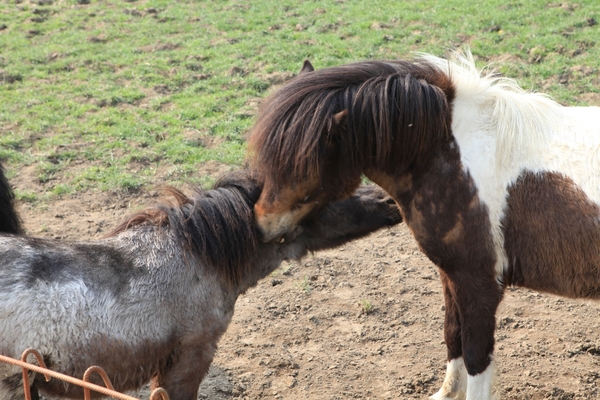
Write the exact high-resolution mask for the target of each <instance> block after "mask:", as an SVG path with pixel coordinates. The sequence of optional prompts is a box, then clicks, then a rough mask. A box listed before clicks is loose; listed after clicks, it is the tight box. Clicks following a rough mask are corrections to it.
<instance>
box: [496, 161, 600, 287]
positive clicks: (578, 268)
mask: <svg viewBox="0 0 600 400" xmlns="http://www.w3.org/2000/svg"><path fill="white" fill-rule="evenodd" d="M501 226H503V232H504V243H505V250H506V254H507V258H508V267H507V268H506V269H505V271H504V275H503V280H504V282H505V284H507V285H516V286H524V287H527V288H531V289H535V290H539V291H544V292H550V293H555V294H558V295H563V296H569V297H588V298H598V297H600V207H599V206H598V204H596V203H595V202H594V201H592V200H591V199H590V197H589V196H588V195H587V194H586V193H585V192H584V191H583V190H582V189H581V187H579V186H578V185H577V184H576V183H575V182H574V181H573V180H572V179H570V178H569V177H567V176H565V175H562V174H559V173H556V172H544V173H541V172H531V171H526V172H524V173H523V174H521V176H519V178H518V179H517V181H516V182H515V183H514V184H513V185H512V186H510V187H509V189H508V197H507V207H506V212H505V215H504V218H503V219H502V222H501Z"/></svg>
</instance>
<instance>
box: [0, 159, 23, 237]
mask: <svg viewBox="0 0 600 400" xmlns="http://www.w3.org/2000/svg"><path fill="white" fill-rule="evenodd" d="M14 201H15V195H14V193H13V191H12V189H11V187H10V184H9V183H8V180H7V179H6V175H4V167H3V166H2V164H1V163H0V233H16V234H22V233H24V229H23V226H22V224H21V220H20V218H19V214H17V212H16V210H15V206H14Z"/></svg>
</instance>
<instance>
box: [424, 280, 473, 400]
mask: <svg viewBox="0 0 600 400" xmlns="http://www.w3.org/2000/svg"><path fill="white" fill-rule="evenodd" d="M440 276H441V280H442V288H443V292H444V303H445V315H444V340H445V342H446V347H447V349H448V365H447V367H446V377H445V378H444V383H443V384H442V387H441V388H440V390H439V391H438V392H437V393H436V394H434V395H433V396H431V397H430V398H429V399H430V400H451V399H452V400H464V399H465V396H466V394H467V369H466V367H465V362H464V360H463V357H462V338H461V326H460V314H459V312H458V305H457V304H456V302H455V301H454V298H453V297H452V291H451V290H450V288H449V285H450V282H449V280H448V276H447V275H446V274H445V273H444V271H441V270H440Z"/></svg>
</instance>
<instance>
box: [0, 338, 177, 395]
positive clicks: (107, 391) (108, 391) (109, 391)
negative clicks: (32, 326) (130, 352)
mask: <svg viewBox="0 0 600 400" xmlns="http://www.w3.org/2000/svg"><path fill="white" fill-rule="evenodd" d="M29 354H33V355H34V356H35V357H36V358H37V360H38V362H39V363H40V366H37V365H34V364H29V363H28V362H26V361H25V360H26V359H27V356H28V355H29ZM0 362H5V363H8V364H12V365H16V366H18V367H21V369H22V370H23V389H24V391H25V398H26V399H27V400H31V393H30V391H29V374H28V373H27V370H30V371H34V372H38V373H40V374H43V375H44V376H45V378H46V382H48V381H49V380H50V378H51V377H52V378H57V379H60V380H62V381H65V382H68V383H71V384H73V385H77V386H81V387H83V388H84V395H86V393H87V396H88V397H86V399H88V398H89V390H93V391H95V392H98V393H102V394H104V395H106V396H110V397H112V398H114V399H118V400H139V399H137V398H135V397H131V396H128V395H126V394H123V393H119V392H116V391H115V390H114V389H113V385H112V383H111V382H110V380H109V379H108V376H107V375H106V372H105V371H104V370H103V369H102V368H100V367H90V368H88V369H87V370H86V371H85V374H84V380H81V379H77V378H73V377H71V376H69V375H65V374H61V373H60V372H56V371H52V370H50V369H48V368H46V365H45V364H44V359H43V357H42V356H41V355H40V353H38V352H37V351H36V350H34V349H27V350H25V351H24V352H23V354H22V355H21V360H15V359H14V358H10V357H7V356H3V355H0ZM93 372H96V373H98V374H99V375H100V376H101V377H102V380H103V381H104V384H105V385H106V386H107V387H103V386H99V385H96V384H93V383H90V382H87V379H89V376H90V374H92V373H93ZM159 397H160V398H162V400H169V395H168V394H167V392H166V391H165V390H164V389H163V388H158V389H155V390H154V391H152V393H151V394H150V400H158V399H159Z"/></svg>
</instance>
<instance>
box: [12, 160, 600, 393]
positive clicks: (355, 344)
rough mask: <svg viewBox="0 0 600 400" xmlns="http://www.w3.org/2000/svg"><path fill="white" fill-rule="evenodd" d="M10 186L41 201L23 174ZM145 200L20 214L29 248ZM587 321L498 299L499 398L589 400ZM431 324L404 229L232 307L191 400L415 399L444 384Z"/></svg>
mask: <svg viewBox="0 0 600 400" xmlns="http://www.w3.org/2000/svg"><path fill="white" fill-rule="evenodd" d="M13 183H14V184H15V185H16V186H17V187H18V188H19V189H21V190H38V191H39V190H40V189H42V188H40V187H39V183H36V182H35V181H34V180H32V179H29V178H28V174H27V171H20V172H19V176H18V178H17V179H14V180H13ZM155 197H157V193H156V192H155V191H148V192H142V193H138V194H134V195H125V194H123V193H92V192H85V193H78V194H76V195H72V196H66V197H63V198H61V199H56V200H55V201H52V202H51V203H49V204H47V206H32V205H30V204H27V203H23V204H19V211H20V212H21V214H22V216H23V218H24V220H25V224H26V228H27V231H28V233H29V234H30V235H32V236H39V237H50V238H60V239H91V238H97V237H99V236H100V235H102V234H103V233H106V232H108V231H109V230H110V228H111V227H113V226H115V225H116V223H117V222H118V221H120V220H121V219H122V218H123V217H124V216H125V215H127V214H129V213H131V212H133V211H135V210H138V209H139V208H141V207H142V206H143V205H151V204H153V203H154V202H155V201H156V199H155ZM369 305H370V306H371V307H370V309H369ZM598 315H600V303H595V302H588V301H581V300H568V299H563V298H558V297H553V296H547V295H544V294H539V293H536V292H533V291H529V290H522V289H510V290H508V291H507V292H506V296H505V300H504V302H503V303H502V305H501V308H500V312H499V313H498V316H497V321H498V329H497V333H496V340H497V347H496V356H495V357H496V362H497V370H498V375H499V378H498V382H497V391H498V394H499V397H500V398H502V399H561V400H567V399H594V398H599V397H600V390H599V387H600V382H599V380H600V366H599V364H600V356H599V355H600V339H599V337H598V332H600V329H599V328H600V319H599V318H598ZM442 324H443V299H442V294H441V285H440V282H439V277H438V272H437V269H436V268H435V267H434V266H433V265H432V264H431V262H430V261H429V260H428V259H427V258H426V257H425V256H423V255H422V254H421V253H419V251H418V248H417V246H416V243H415V241H414V240H413V238H412V236H411V235H410V233H409V232H408V230H407V229H406V227H405V226H404V225H400V226H397V227H395V228H393V229H384V230H382V231H379V232H377V233H375V234H373V235H372V236H370V237H368V238H366V239H363V240H360V241H357V242H354V243H352V244H350V245H347V246H345V247H342V248H339V249H336V250H332V251H326V252H321V253H316V254H314V255H313V256H309V257H308V258H306V259H305V260H304V261H303V262H302V263H289V264H284V265H283V266H282V268H281V269H279V270H277V271H276V272H275V273H273V274H272V276H270V277H269V278H267V279H265V280H263V281H262V282H260V283H259V285H258V286H257V287H256V288H254V289H252V290H250V291H249V292H248V293H246V294H245V295H243V296H241V297H240V298H239V300H238V302H237V308H236V313H235V317H234V320H233V322H232V323H231V326H230V327H229V330H228V331H227V333H226V334H225V336H224V337H223V339H222V340H221V342H220V348H219V351H218V354H217V356H216V357H215V359H214V362H213V364H212V367H211V370H210V373H209V375H208V376H207V377H206V378H205V380H204V382H203V384H202V386H201V388H200V391H199V394H198V399H231V398H239V399H259V398H265V399H301V400H305V399H353V398H354V399H426V398H427V397H428V395H430V394H433V393H434V392H436V391H437V389H438V388H439V386H440V385H441V382H442V380H443V377H444V372H445V346H444V341H443V331H442ZM137 395H138V396H140V397H141V398H145V399H147V398H148V391H147V390H142V391H141V392H139V393H137Z"/></svg>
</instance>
